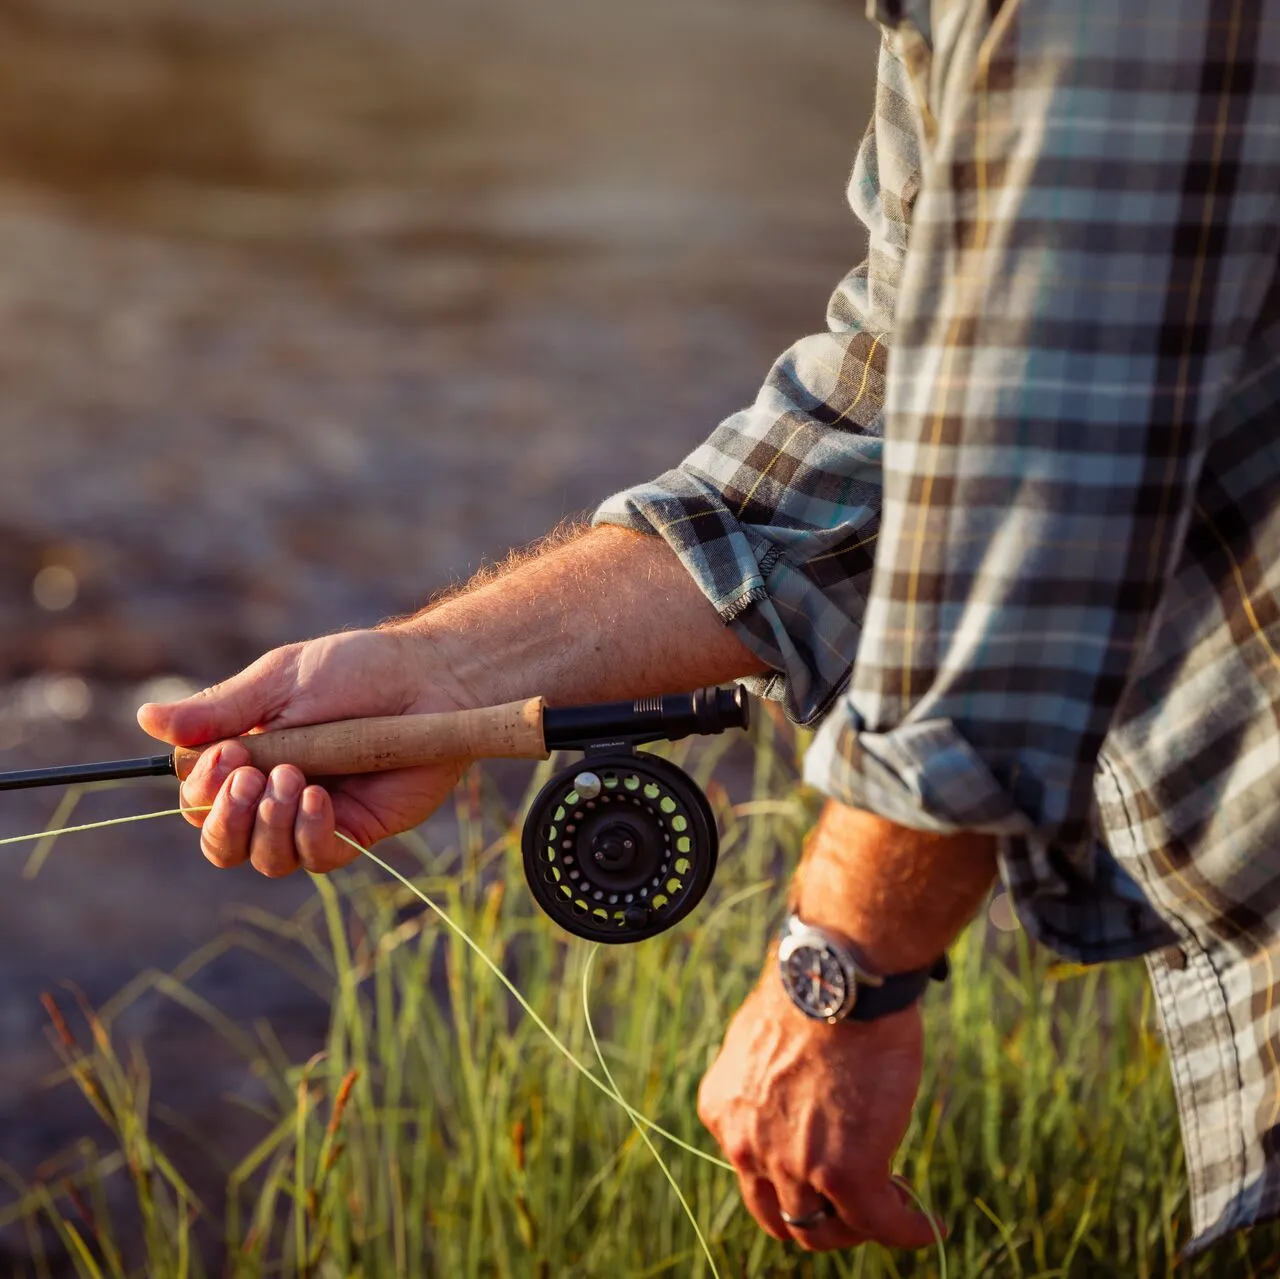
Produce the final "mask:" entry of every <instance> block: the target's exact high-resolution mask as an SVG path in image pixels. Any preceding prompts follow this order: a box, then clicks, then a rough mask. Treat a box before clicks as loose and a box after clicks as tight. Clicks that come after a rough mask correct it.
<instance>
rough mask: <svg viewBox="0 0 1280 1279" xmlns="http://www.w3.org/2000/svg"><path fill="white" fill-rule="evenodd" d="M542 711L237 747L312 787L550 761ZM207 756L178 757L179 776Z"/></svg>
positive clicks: (320, 733) (359, 726)
mask: <svg viewBox="0 0 1280 1279" xmlns="http://www.w3.org/2000/svg"><path fill="white" fill-rule="evenodd" d="M542 711H543V700H542V698H541V697H531V698H530V699H529V700H528V701H525V702H508V703H507V704H506V705H504V706H485V707H481V708H480V709H478V710H470V711H449V712H446V713H444V714H439V715H390V716H384V717H381V718H378V719H348V720H338V721H336V722H334V723H331V724H308V725H305V726H304V727H301V728H281V729H276V730H274V731H272V732H269V733H250V734H248V736H246V737H240V738H237V739H236V740H237V741H239V742H240V743H241V744H242V745H243V746H244V747H245V748H246V749H247V750H248V752H249V758H250V760H251V761H252V762H253V765H254V767H255V768H259V769H261V770H262V771H263V772H269V771H270V770H271V769H272V768H274V767H275V766H276V765H277V764H294V765H296V766H297V767H298V768H300V769H301V770H302V771H303V773H304V774H305V775H306V776H307V778H308V779H311V778H317V777H341V776H344V775H346V774H348V773H382V772H387V771H390V770H391V769H394V768H414V767H416V766H417V765H420V764H435V763H440V762H441V761H443V760H450V759H546V757H547V755H548V754H550V752H549V751H548V750H547V745H546V741H545V740H544V738H543V735H542ZM210 745H212V743H210ZM207 749H208V747H207V746H179V747H178V748H177V749H176V750H175V751H174V752H173V771H174V772H175V773H177V775H178V777H179V778H181V779H183V780H184V781H185V780H186V778H187V776H188V775H189V774H190V772H191V770H192V768H193V767H194V766H195V762H196V760H197V759H199V758H200V756H201V755H202V754H203V753H204V751H206V750H207Z"/></svg>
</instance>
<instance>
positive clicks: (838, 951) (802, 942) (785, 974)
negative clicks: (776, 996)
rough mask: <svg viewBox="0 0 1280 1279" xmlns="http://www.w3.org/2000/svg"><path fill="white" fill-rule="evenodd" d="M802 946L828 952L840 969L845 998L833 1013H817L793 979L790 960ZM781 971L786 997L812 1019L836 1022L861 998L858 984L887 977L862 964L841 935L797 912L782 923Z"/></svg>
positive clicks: (874, 982) (878, 982) (873, 983)
mask: <svg viewBox="0 0 1280 1279" xmlns="http://www.w3.org/2000/svg"><path fill="white" fill-rule="evenodd" d="M801 949H809V950H816V951H820V952H824V953H825V954H827V955H829V956H830V957H831V959H832V960H833V961H834V962H835V964H836V966H837V967H838V968H839V969H840V972H841V976H842V977H843V978H844V988H845V992H844V999H843V1000H842V1001H841V1004H840V1006H839V1008H837V1009H836V1010H835V1011H834V1012H832V1013H818V1012H814V1011H811V1010H810V1009H809V1008H808V1007H806V1006H805V1004H804V1002H803V997H802V996H801V995H800V994H799V993H798V992H797V991H796V989H795V988H794V985H793V983H792V981H791V979H790V973H789V969H788V962H789V961H790V959H791V958H792V956H793V955H795V953H796V951H798V950H801ZM778 972H779V977H780V979H781V981H782V986H783V989H784V990H785V991H786V992H787V997H788V998H789V999H790V1000H791V1002H792V1003H793V1004H794V1005H795V1006H796V1008H797V1009H798V1010H799V1011H800V1012H801V1013H803V1014H804V1016H806V1017H808V1018H809V1019H810V1020H811V1021H825V1022H827V1023H828V1024H829V1025H834V1024H835V1023H836V1022H838V1021H844V1020H845V1019H846V1018H847V1017H848V1016H849V1014H850V1013H852V1012H853V1010H854V1008H855V1007H856V1005H857V1002H858V987H859V986H883V985H884V978H883V977H881V976H880V975H879V974H878V973H874V972H872V971H871V970H870V969H869V968H867V967H866V965H865V964H863V963H862V962H861V961H860V960H859V958H858V956H857V955H856V953H855V952H854V951H853V950H852V948H851V947H849V946H848V945H847V944H845V943H844V942H842V941H841V940H840V939H839V938H837V937H833V936H832V935H831V934H830V933H829V932H827V931H826V929H824V928H819V927H818V926H817V925H815V924H806V923H805V922H804V921H803V920H802V919H801V918H800V917H799V916H798V915H795V914H791V915H788V916H787V919H786V923H785V924H784V925H783V929H782V936H781V938H780V940H779V943H778Z"/></svg>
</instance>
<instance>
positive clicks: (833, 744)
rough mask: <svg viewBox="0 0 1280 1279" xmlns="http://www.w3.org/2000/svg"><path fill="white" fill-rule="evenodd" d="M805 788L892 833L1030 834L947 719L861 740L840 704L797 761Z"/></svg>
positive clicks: (855, 721) (857, 722) (856, 720)
mask: <svg viewBox="0 0 1280 1279" xmlns="http://www.w3.org/2000/svg"><path fill="white" fill-rule="evenodd" d="M804 776H805V781H807V782H809V783H810V784H812V785H814V786H816V787H818V789H819V790H822V791H824V792H825V793H826V794H828V795H830V796H831V797H832V798H833V799H836V800H839V801H840V802H841V803H843V804H849V805H850V806H852V807H854V808H861V809H865V810H867V811H868V812H872V813H876V814H877V815H879V816H880V817H884V818H886V819H888V820H889V821H892V822H897V824H898V825H899V826H909V827H911V828H913V829H915V830H930V831H938V832H940V833H944V834H945V833H952V832H956V831H983V832H986V833H988V834H993V835H1023V836H1025V835H1030V834H1031V833H1032V824H1031V821H1030V819H1029V818H1028V817H1027V815H1026V814H1025V813H1023V812H1022V811H1021V810H1020V809H1019V808H1018V807H1017V805H1016V804H1015V803H1014V801H1013V798H1012V796H1011V795H1010V794H1009V793H1008V791H1007V790H1006V789H1005V788H1004V787H1002V786H1001V785H1000V783H999V782H998V781H997V780H996V778H995V776H994V774H993V773H992V772H991V770H990V769H989V768H988V767H987V765H986V764H985V763H984V762H983V760H982V758H981V757H980V756H979V754H978V752H977V751H976V750H974V748H973V747H972V746H971V745H970V744H969V743H968V742H967V741H966V740H965V739H964V737H962V736H961V734H960V732H959V730H958V729H957V728H956V726H955V724H954V723H952V721H951V720H949V719H930V720H921V721H918V722H914V723H907V724H901V725H899V726H898V727H896V728H895V729H893V731H892V732H888V733H868V732H865V731H864V730H863V727H862V720H861V717H860V716H859V715H858V713H857V712H856V711H855V710H854V709H853V708H852V707H851V706H850V705H849V704H848V702H845V703H844V704H843V705H842V706H841V707H840V708H839V710H837V711H836V712H834V713H833V714H831V715H830V716H829V717H828V718H827V721H826V723H824V724H823V726H822V728H821V729H820V730H819V731H818V734H817V736H816V737H815V738H814V741H813V744H812V746H810V748H809V751H808V753H807V754H806V756H805V765H804Z"/></svg>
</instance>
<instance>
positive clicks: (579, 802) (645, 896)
mask: <svg viewBox="0 0 1280 1279" xmlns="http://www.w3.org/2000/svg"><path fill="white" fill-rule="evenodd" d="M690 698H696V699H699V700H698V702H697V703H695V704H694V705H693V707H692V710H693V714H692V715H690V714H688V713H684V714H683V715H682V716H681V719H680V721H676V720H675V719H674V718H673V716H672V712H671V709H670V708H666V707H663V708H661V709H663V710H666V711H667V714H666V715H665V716H664V717H663V721H664V722H663V724H662V728H663V729H664V731H655V728H656V727H657V725H656V724H655V718H654V712H655V711H656V710H658V709H659V706H658V703H659V702H668V701H675V699H669V698H662V699H656V698H655V699H648V700H647V701H644V702H637V703H635V704H634V706H635V711H636V714H637V720H636V721H634V722H633V723H634V726H633V730H632V732H631V733H629V734H620V735H619V736H621V737H623V740H617V738H615V739H614V740H612V741H606V742H596V743H592V744H590V745H587V746H586V754H585V756H584V757H583V758H582V759H581V760H579V761H578V762H577V763H575V764H572V765H570V766H569V767H567V768H564V769H562V770H561V771H560V772H558V773H557V774H556V775H555V776H554V777H552V779H551V780H550V781H549V782H548V783H547V784H546V785H545V786H544V787H543V788H542V790H541V791H539V793H538V796H537V798H536V799H535V800H534V801H533V804H532V806H531V807H530V809H529V812H528V815H527V816H526V818H525V823H524V832H523V837H522V841H521V843H522V849H523V853H524V873H525V879H526V880H527V881H528V884H529V890H530V892H532V894H533V897H534V900H535V901H536V902H537V903H538V905H539V906H540V907H541V908H542V909H543V911H545V912H546V914H548V915H549V916H550V917H551V918H552V919H553V920H554V921H555V922H556V923H557V924H559V925H560V927H561V928H563V929H564V930H565V931H566V932H569V933H572V934H574V936H577V937H583V938H586V939H588V940H590V941H599V942H609V943H621V942H637V941H644V940H645V939H646V938H648V937H653V936H656V935H657V934H658V933H661V932H664V931H665V930H666V929H668V928H670V927H672V926H673V925H674V924H677V923H679V921H680V920H682V919H683V918H684V917H685V916H686V915H687V914H688V913H689V912H690V911H691V910H693V908H694V907H695V906H697V904H698V903H699V902H700V901H701V900H702V898H703V896H704V895H705V893H706V891H707V889H708V888H709V887H710V885H711V880H712V878H713V877H714V875H715V870H716V858H717V855H718V852H719V837H718V834H717V831H716V824H715V817H714V815H713V813H712V811H711V805H710V804H708V803H707V798H706V796H705V795H704V794H703V793H702V791H701V789H699V787H698V785H697V783H696V782H694V780H693V779H692V778H691V777H690V776H689V775H688V773H686V772H685V771H684V770H683V769H681V768H679V767H677V766H676V765H675V764H672V763H671V762H670V761H669V760H665V759H662V758H661V757H659V756H657V755H652V754H649V753H648V752H646V751H637V750H636V749H635V748H634V744H633V743H634V742H635V741H637V740H638V741H655V740H658V739H659V738H661V737H663V736H668V735H669V736H671V737H677V736H679V737H683V736H686V735H687V734H688V733H689V732H710V733H718V732H722V731H723V730H724V728H726V727H730V726H737V727H745V724H746V719H747V702H746V697H745V694H744V693H743V691H742V690H741V689H736V690H732V691H730V690H727V689H708V690H701V691H700V692H699V693H696V694H685V695H683V697H682V700H683V701H686V702H687V701H689V699H690ZM550 714H552V712H550V711H549V712H548V715H550ZM626 737H630V738H631V739H632V740H631V741H628V740H626ZM575 744H579V743H575ZM583 745H585V744H583Z"/></svg>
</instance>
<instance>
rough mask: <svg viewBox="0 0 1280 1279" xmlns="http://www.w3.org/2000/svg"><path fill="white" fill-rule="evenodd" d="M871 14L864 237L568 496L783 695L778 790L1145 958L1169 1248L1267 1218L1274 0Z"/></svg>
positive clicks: (1279, 313)
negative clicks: (1180, 1211)
mask: <svg viewBox="0 0 1280 1279" xmlns="http://www.w3.org/2000/svg"><path fill="white" fill-rule="evenodd" d="M870 8H871V10H872V16H873V17H875V18H877V19H878V20H879V21H880V23H881V25H882V27H883V42H882V48H881V54H880V62H879V75H878V85H877V95H876V104H875V110H874V115H873V119H872V121H871V125H870V128H869V129H868V132H867V134H866V136H865V138H864V140H863V142H862V146H861V148H860V150H859V152H858V156H857V160H856V164H855V168H854V171H853V177H852V180H851V182H850V186H849V198H850V202H851V204H852V206H853V209H854V212H855V213H856V214H857V216H858V217H859V218H860V219H861V221H862V222H863V223H864V224H865V225H866V227H867V228H868V231H869V233H870V248H869V254H868V256H867V259H866V261H865V262H864V263H863V264H862V265H861V266H860V267H858V268H857V269H856V270H855V271H853V272H852V274H850V275H849V276H848V277H847V278H846V279H845V280H844V281H843V282H842V283H841V285H840V286H839V288H838V289H837V291H836V293H835V295H834V297H833V299H832V301H831V304H830V309H829V313H828V317H827V320H828V327H827V331H826V332H824V333H821V334H818V335H815V336H812V337H808V338H805V339H804V340H802V341H800V342H798V343H797V344H796V345H795V346H794V347H793V348H792V349H791V350H789V351H788V352H787V353H786V354H785V355H783V356H782V357H781V359H780V360H779V361H778V362H777V363H776V365H775V366H774V368H773V369H772V371H771V372H770V374H769V376H768V379H767V381H766V382H765V384H764V387H763V389H762V390H761V391H760V394H759V396H758V398H757V400H756V402H755V404H754V405H753V406H752V407H751V408H749V409H747V410H745V411H743V412H741V413H738V414H736V415H734V416H733V417H730V418H729V419H728V420H726V421H725V422H724V423H722V424H721V425H720V426H719V428H718V429H717V430H716V431H715V432H714V433H713V434H712V435H711V436H710V438H709V439H708V440H707V441H706V443H705V444H703V445H702V446H701V447H699V448H698V449H696V450H695V451H694V452H693V453H692V454H691V455H690V456H689V457H688V458H687V459H686V460H685V462H684V463H683V464H682V465H681V466H680V467H679V468H678V469H676V470H674V471H671V472H669V473H667V474H666V475H663V476H661V477H659V478H658V479H657V480H655V481H653V482H652V483H649V484H644V485H641V486H639V487H637V488H634V489H631V490H628V491H627V492H625V493H622V494H619V495H617V496H616V497H614V498H612V499H610V500H609V501H608V502H606V503H605V504H604V506H603V507H602V508H601V509H600V511H599V512H598V513H597V520H598V521H600V522H610V523H617V524H622V525H626V526H628V527H631V528H635V529H640V530H644V531H648V532H651V533H655V534H658V535H660V536H662V537H663V538H665V539H666V540H667V541H668V542H669V543H670V544H671V546H672V547H673V548H674V549H675V550H676V552H677V553H678V554H679V555H680V557H681V558H682V560H683V562H684V563H685V565H686V566H687V567H688V569H689V571H690V572H691V573H692V574H693V576H694V577H695V578H696V580H697V581H698V582H699V583H700V585H701V587H702V589H703V590H704V591H705V593H706V595H707V596H708V598H709V599H710V600H711V601H712V602H713V603H714V604H715V606H716V607H717V609H718V610H719V611H720V614H721V616H722V617H723V618H724V620H725V621H726V623H729V624H731V625H732V626H733V627H734V628H735V630H736V632H737V634H738V635H739V636H740V637H741V638H742V639H743V640H744V641H745V642H746V643H747V644H748V645H749V646H751V647H752V648H753V650H754V651H755V652H757V653H758V654H759V655H760V656H761V657H762V658H763V659H764V660H765V661H767V662H768V663H769V664H770V666H771V667H772V668H773V670H774V672H775V674H773V675H772V676H771V677H769V678H768V679H766V680H764V681H762V685H761V687H760V689H759V691H762V692H764V693H766V694H768V695H772V696H775V697H778V698H781V699H783V700H784V701H785V704H786V706H787V709H788V711H789V712H790V713H791V714H792V715H793V716H794V717H795V718H796V719H798V720H800V721H803V722H813V721H816V720H818V719H821V728H820V730H819V732H818V735H817V738H816V740H815V742H814V745H813V747H812V749H811V751H810V754H809V757H808V763H807V775H808V777H809V779H810V780H811V781H813V782H815V783H817V784H818V785H819V786H821V787H822V788H823V789H824V790H826V791H827V792H828V793H829V794H831V795H833V796H835V797H837V798H839V799H841V800H843V801H845V802H847V803H850V804H854V805H857V806H859V807H863V808H867V809H870V810H873V811H875V812H878V813H880V814H883V815H884V816H886V817H889V818H892V819H894V820H896V821H898V822H900V823H903V824H905V825H908V826H914V827H923V828H928V829H933V830H940V831H950V830H961V829H969V830H984V831H990V832H993V833H995V834H997V835H998V836H1000V845H1001V871H1002V876H1003V878H1004V881H1005V883H1006V884H1007V886H1008V887H1009V889H1010V891H1011V893H1012V895H1013V898H1014V902H1015V904H1016V907H1017V909H1018V912H1019V914H1020V916H1021V918H1022V919H1023V921H1024V923H1025V924H1026V925H1027V927H1028V928H1030V929H1031V930H1032V931H1033V932H1034V933H1035V934H1036V935H1037V936H1038V937H1040V938H1041V939H1043V940H1045V941H1046V942H1048V943H1049V944H1051V945H1052V946H1053V947H1055V948H1056V949H1057V950H1059V951H1061V952H1062V953H1064V954H1066V955H1068V956H1071V957H1074V958H1076V959H1079V960H1082V961H1086V962H1088V961H1097V960H1105V959H1111V958H1116V957H1120V956H1124V955H1133V954H1139V953H1141V954H1145V955H1146V956H1147V963H1148V967H1149V970H1150V974H1151V978H1152V982H1153V986H1154V990H1155V992H1156V996H1157V1003H1158V1006H1159V1009H1160V1015H1161V1019H1162V1024H1163V1030H1164V1035H1165V1040H1166V1043H1167V1045H1168V1051H1169V1058H1170V1062H1171V1066H1172V1071H1173V1077H1174V1080H1175V1083H1176V1087H1177V1093H1178V1098H1179V1106H1180V1111H1181V1119H1182V1132H1183V1139H1184V1144H1185V1147H1186V1153H1187V1164H1188V1171H1189V1176H1190V1185H1191V1204H1192V1221H1193V1227H1194V1231H1195V1236H1196V1237H1195V1239H1194V1241H1193V1244H1192V1246H1193V1248H1197V1249H1198V1248H1200V1247H1203V1246H1204V1245H1205V1244H1207V1243H1208V1242H1209V1241H1210V1240H1212V1239H1215V1238H1217V1237H1219V1236H1221V1235H1223V1234H1225V1233H1226V1232H1228V1231H1230V1230H1232V1229H1235V1228H1239V1227H1243V1226H1247V1225H1250V1224H1253V1223H1256V1222H1258V1221H1259V1220H1261V1219H1263V1218H1266V1217H1271V1216H1275V1215H1277V1214H1278V1213H1280V1049H1278V1047H1277V1044H1278V1037H1280V935H1278V932H1277V924H1280V273H1278V272H1277V257H1278V249H1280V0H1222V2H1221V3H1210V2H1209V0H1182V2H1181V3H1178V4H1176V5H1175V4H1170V3H1168V0H1129V2H1128V3H1126V4H1123V5H1112V4H1101V3H1096V2H1094V0H1007V2H1005V3H1001V2H1000V0H935V3H934V4H932V5H930V4H928V3H927V2H926V0H898V2H897V3H894V2H893V0H879V3H876V0H871V5H870Z"/></svg>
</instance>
